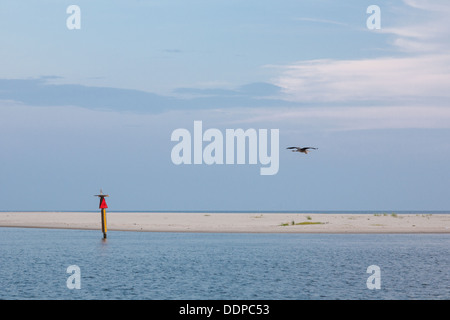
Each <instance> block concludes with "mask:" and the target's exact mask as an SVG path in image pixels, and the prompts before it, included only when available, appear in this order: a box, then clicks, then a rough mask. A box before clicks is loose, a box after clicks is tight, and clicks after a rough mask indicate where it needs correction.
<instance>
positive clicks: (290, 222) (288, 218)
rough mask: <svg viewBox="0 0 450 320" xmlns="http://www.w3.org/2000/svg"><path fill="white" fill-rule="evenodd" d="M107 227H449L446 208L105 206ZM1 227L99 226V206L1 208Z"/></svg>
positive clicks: (336, 229) (288, 229) (417, 230)
mask: <svg viewBox="0 0 450 320" xmlns="http://www.w3.org/2000/svg"><path fill="white" fill-rule="evenodd" d="M106 215H107V226H108V231H119V230H120V231H150V232H224V233H231V232H241V233H252V232H256V233H450V214H420V213H419V214H379V215H375V214H317V213H314V214H313V213H312V214H304V213H301V214H295V213H262V214H258V213H181V212H174V213H171V212H160V213H158V212H132V213H130V212H107V214H106ZM0 227H24V228H58V229H88V230H101V217H100V212H0Z"/></svg>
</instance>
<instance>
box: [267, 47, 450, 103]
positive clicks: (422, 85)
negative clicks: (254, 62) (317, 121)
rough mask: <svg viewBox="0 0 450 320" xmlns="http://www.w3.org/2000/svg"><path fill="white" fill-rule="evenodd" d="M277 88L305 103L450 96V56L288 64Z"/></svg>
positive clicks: (283, 70) (289, 96)
mask: <svg viewBox="0 0 450 320" xmlns="http://www.w3.org/2000/svg"><path fill="white" fill-rule="evenodd" d="M281 70H282V72H281V75H280V76H279V78H278V79H276V81H275V84H276V85H277V86H280V87H282V88H283V89H284V93H285V98H286V99H288V100H291V101H299V102H321V101H322V102H343V101H370V100H372V101H373V100H375V101H379V100H389V101H392V100H396V101H399V100H411V99H416V98H424V97H429V98H433V99H436V98H438V99H441V98H450V90H448V88H450V55H445V54H444V55H426V56H419V57H409V58H378V59H362V60H310V61H301V62H298V63H295V64H292V65H289V66H283V67H282V68H281Z"/></svg>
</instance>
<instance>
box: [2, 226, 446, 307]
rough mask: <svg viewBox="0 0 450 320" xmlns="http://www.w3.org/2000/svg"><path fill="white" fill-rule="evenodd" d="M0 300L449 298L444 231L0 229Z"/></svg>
mask: <svg viewBox="0 0 450 320" xmlns="http://www.w3.org/2000/svg"><path fill="white" fill-rule="evenodd" d="M71 265H76V266H78V267H79V270H80V273H79V275H80V277H79V283H80V285H81V287H80V289H69V288H68V287H67V279H68V278H69V277H71V276H72V273H67V268H68V267H69V266H71ZM370 265H376V266H378V267H379V268H380V280H381V282H380V289H373V290H370V289H368V288H367V284H366V282H367V279H368V277H369V276H371V274H370V273H367V268H368V267H369V266H370ZM75 282H76V280H75V281H74V282H71V283H75ZM0 299H200V300H203V299H239V300H240V299H275V300H290V299H295V300H299V299H450V235H448V234H426V235H422V234H411V235H405V234H392V235H389V234H379V235H378V234H376V235H374V234H372V235H364V234H352V235H344V234H237V233H236V234H226V233H225V234H221V233H152V232H142V233H141V232H120V231H111V232H108V239H107V240H106V241H103V240H102V239H101V232H99V231H88V230H53V229H25V228H0Z"/></svg>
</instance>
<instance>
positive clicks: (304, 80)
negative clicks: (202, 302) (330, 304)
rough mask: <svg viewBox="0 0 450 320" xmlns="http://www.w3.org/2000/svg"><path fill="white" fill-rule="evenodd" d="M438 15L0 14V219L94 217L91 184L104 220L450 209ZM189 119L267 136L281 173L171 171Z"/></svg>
mask: <svg viewBox="0 0 450 320" xmlns="http://www.w3.org/2000/svg"><path fill="white" fill-rule="evenodd" d="M71 4H76V5H78V6H80V8H81V29H80V30H68V29H67V27H66V19H67V17H68V16H69V15H68V14H66V8H67V7H68V6H69V5H71ZM371 4H377V5H378V6H379V7H380V8H381V19H382V22H381V27H382V28H381V30H368V29H367V27H366V19H367V18H368V16H369V15H368V14H366V8H367V7H368V6H369V5H371ZM448 14H450V4H448V3H447V1H444V0H436V1H425V0H404V1H387V0H384V1H378V2H373V1H360V0H354V1H339V2H338V1H331V0H323V1H298V0H296V1H274V0H266V1H261V0H258V1H230V0H227V1H222V0H221V1H206V0H203V1H181V0H176V1H175V0H173V1H56V0H46V1H12V0H5V1H2V2H1V3H0V38H1V39H2V40H1V45H0V63H1V68H0V210H96V208H97V203H96V201H97V200H96V199H95V198H94V197H91V195H93V194H95V193H96V192H98V189H99V188H103V190H104V191H105V192H108V193H110V194H111V197H110V198H109V201H108V204H109V206H110V209H111V210H274V211H277V210H302V211H303V210H449V209H450V197H449V196H448V190H449V189H450V166H448V163H449V161H450V106H449V104H448V101H449V98H450V93H449V91H448V88H449V86H450V46H449V45H448V39H449V37H450V34H449V33H450V31H449V30H450V26H449V22H448V19H447V17H448ZM194 120H202V121H203V125H204V127H205V129H207V128H218V129H220V130H223V132H225V129H228V128H230V129H235V128H242V129H248V128H256V129H263V128H265V129H279V130H280V169H279V172H278V174H277V175H275V176H260V175H259V168H260V165H241V166H237V165H212V166H207V165H197V166H194V165H191V166H188V165H184V166H183V165H181V166H175V165H174V164H173V163H172V162H171V158H170V153H171V149H172V147H173V146H174V144H175V143H174V142H172V141H170V136H171V133H172V131H173V130H175V129H177V128H187V129H189V130H192V128H193V122H194ZM290 145H313V146H316V147H319V150H317V151H315V152H312V153H310V154H308V155H303V154H295V153H291V152H289V151H288V150H286V149H285V148H286V147H287V146H290Z"/></svg>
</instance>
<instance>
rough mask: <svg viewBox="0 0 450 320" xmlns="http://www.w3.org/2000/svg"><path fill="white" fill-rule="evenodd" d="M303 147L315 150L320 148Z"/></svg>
mask: <svg viewBox="0 0 450 320" xmlns="http://www.w3.org/2000/svg"><path fill="white" fill-rule="evenodd" d="M302 149H304V150H308V149H314V150H317V149H319V148H314V147H304V148H302Z"/></svg>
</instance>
